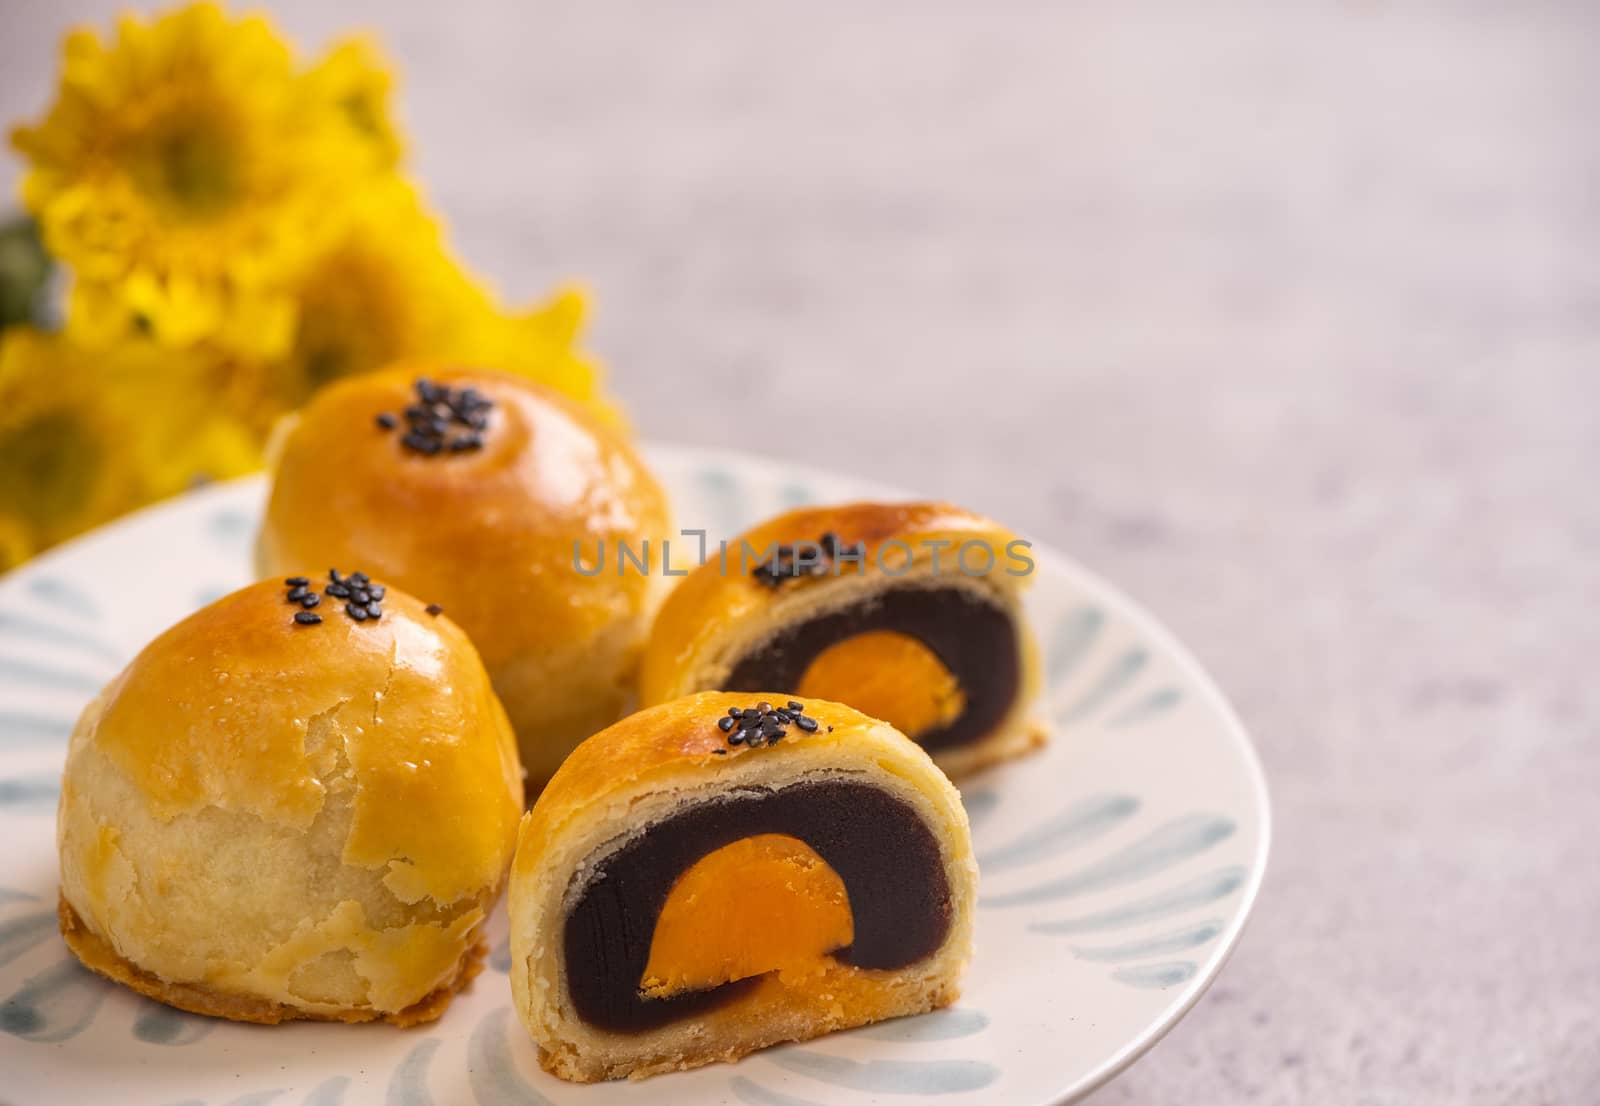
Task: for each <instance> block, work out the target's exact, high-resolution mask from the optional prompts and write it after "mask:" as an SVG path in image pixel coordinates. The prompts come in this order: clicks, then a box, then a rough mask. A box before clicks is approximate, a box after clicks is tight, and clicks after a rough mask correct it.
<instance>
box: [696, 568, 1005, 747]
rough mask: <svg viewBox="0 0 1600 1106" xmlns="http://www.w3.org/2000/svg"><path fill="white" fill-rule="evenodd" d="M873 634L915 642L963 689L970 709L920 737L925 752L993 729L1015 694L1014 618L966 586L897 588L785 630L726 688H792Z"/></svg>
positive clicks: (746, 661)
mask: <svg viewBox="0 0 1600 1106" xmlns="http://www.w3.org/2000/svg"><path fill="white" fill-rule="evenodd" d="M873 630H893V631H895V632H896V633H901V634H905V635H907V636H908V637H913V638H916V639H917V640H918V641H920V642H921V643H922V644H923V645H925V646H927V648H928V649H929V650H931V651H932V653H933V655H934V656H936V657H938V658H939V663H941V664H943V665H944V666H945V668H946V669H948V670H949V672H950V674H951V675H952V676H954V677H955V680H956V683H957V684H959V685H960V687H961V691H962V694H963V695H965V696H966V707H965V709H964V710H962V712H961V713H960V714H959V715H957V716H956V717H955V718H953V719H951V720H950V721H949V722H947V723H946V724H945V725H943V726H937V727H935V728H933V729H931V730H926V731H924V732H923V733H920V734H918V735H917V744H919V745H921V746H922V747H923V748H924V749H929V750H937V749H953V748H955V747H957V746H959V745H965V744H967V743H968V742H970V741H975V740H977V739H978V738H980V737H983V736H984V735H985V734H988V733H989V732H991V731H992V730H993V729H994V728H995V727H996V726H998V725H999V724H1000V721H1001V719H1003V718H1005V716H1006V713H1007V712H1008V711H1009V710H1010V709H1011V704H1012V702H1013V701H1014V700H1015V699H1016V697H1017V688H1018V686H1019V684H1020V681H1021V668H1022V664H1021V658H1020V657H1019V656H1018V651H1017V633H1016V629H1015V628H1014V627H1013V626H1012V624H1011V615H1010V614H1008V613H1007V612H1006V611H1005V610H1003V609H1002V608H1000V607H998V606H996V605H995V604H994V603H990V602H987V601H985V600H984V599H982V598H981V597H979V596H977V595H975V594H973V592H972V591H971V590H970V589H968V588H940V587H902V588H894V589H891V590H889V591H885V592H880V593H879V594H877V595H875V596H873V597H871V598H870V599H867V600H864V601H862V602H860V603H857V604H855V605H854V606H850V607H844V608H842V609H840V610H835V611H829V612H828V613H827V614H823V615H818V616H817V617H816V618H812V619H808V620H807V621H804V622H797V623H795V624H794V625H792V626H786V627H784V628H783V629H782V630H779V631H778V632H777V633H776V634H774V635H773V636H772V637H770V638H768V639H767V640H766V641H764V642H762V643H761V645H759V646H758V647H757V648H756V649H755V651H754V652H751V653H748V654H746V655H745V656H743V657H741V658H740V659H739V661H738V663H736V664H735V665H734V666H733V671H732V672H731V673H729V675H728V679H727V680H726V681H725V682H724V684H723V686H722V688H721V689H720V690H723V691H771V690H772V689H773V688H780V689H788V690H793V689H795V688H797V687H799V686H800V680H801V677H803V676H804V675H805V672H806V669H807V668H809V667H811V662H812V661H814V660H816V659H817V656H818V654H820V653H821V652H822V651H823V650H824V649H827V648H828V647H829V646H831V645H836V644H838V643H839V642H841V641H843V640H844V639H845V638H849V637H854V636H855V635H857V634H865V633H869V632H871V631H873Z"/></svg>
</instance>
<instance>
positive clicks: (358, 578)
mask: <svg viewBox="0 0 1600 1106" xmlns="http://www.w3.org/2000/svg"><path fill="white" fill-rule="evenodd" d="M371 580H372V577H370V576H368V575H367V574H366V573H365V572H352V573H351V574H350V582H351V583H352V584H366V583H369V582H371Z"/></svg>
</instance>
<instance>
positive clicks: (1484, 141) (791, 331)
mask: <svg viewBox="0 0 1600 1106" xmlns="http://www.w3.org/2000/svg"><path fill="white" fill-rule="evenodd" d="M115 6H116V5H115V4H113V3H111V2H105V3H100V2H96V3H92V4H86V3H80V2H78V0H71V2H59V3H52V2H49V0H21V2H20V3H19V2H18V0H7V3H6V5H5V7H4V15H3V18H0V116H5V117H14V116H16V115H18V114H19V113H22V112H25V111H30V112H31V111H32V110H33V109H35V108H36V107H37V106H38V105H40V104H41V103H42V101H43V97H44V93H45V88H46V84H47V81H48V79H49V73H50V71H51V67H52V65H53V61H52V59H51V54H52V49H53V40H54V38H55V36H56V34H57V32H58V31H59V30H60V28H61V27H62V26H63V25H64V24H65V23H66V22H68V21H69V20H70V19H71V18H73V17H74V16H75V15H77V14H80V13H81V14H88V13H90V12H91V10H93V11H94V12H95V13H104V12H106V11H109V10H111V9H112V8H114V7H115ZM275 7H276V9H277V10H278V11H279V13H280V16H281V19H282V22H283V23H284V24H285V25H286V26H287V27H288V28H290V29H291V30H292V31H293V32H294V33H295V34H296V35H297V36H298V37H299V38H300V40H301V41H302V42H304V43H307V44H311V43H316V42H319V41H322V40H324V39H325V38H326V37H327V36H328V35H329V34H330V33H331V32H332V31H333V30H334V29H336V28H339V27H343V26H348V25H352V24H370V25H373V26H375V27H377V28H378V29H379V30H380V31H381V33H382V35H383V38H384V40H385V41H386V42H387V44H388V46H389V47H390V49H391V50H392V51H394V52H395V53H396V54H397V55H398V56H399V58H400V59H401V61H402V63H403V65H404V67H405V70H406V86H405V89H404V100H403V104H404V114H405V117H406V119H407V120H408V122H409V123H410V125H411V129H412V131H413V134H414V136H415V148H416V153H417V164H418V168H419V170H420V172H421V174H422V175H423V176H424V177H425V179H426V180H427V181H428V183H429V185H430V186H431V189H432V192H433V195H434V196H435V197H436V199H437V201H438V202H439V203H440V204H441V205H442V206H443V208H444V209H445V210H446V211H447V212H448V213H449V215H450V217H451V220H452V222H453V224H454V227H455V230H456V232H457V237H458V241H459V243H460V245H461V247H462V248H463V250H464V251H465V253H466V254H467V255H468V256H469V257H470V258H471V259H472V261H473V262H475V263H476V264H477V265H478V266H479V267H480V268H482V269H483V270H485V271H487V272H489V273H492V274H493V275H494V276H495V277H496V278H497V279H498V280H499V281H500V282H501V284H502V285H503V286H504V287H506V288H507V289H508V290H511V291H514V292H517V293H519V294H528V295H531V294H532V293H534V292H535V291H537V290H538V289H540V288H543V287H545V286H546V285H548V284H550V283H551V282H552V281H554V280H557V279H559V278H562V277H566V276H569V275H581V276H582V277H583V278H585V279H586V280H587V281H588V282H589V283H590V284H591V285H592V287H593V288H594V290H595V292H596V294H597V296H598V299H599V305H600V317H599V320H598V330H597V334H596V342H597V344H598V345H599V347H600V348H601V349H602V350H603V352H604V353H605V354H606V355H607V356H608V357H609V359H610V361H611V363H612V364H613V365H614V367H615V380H616V387H617V390H618V391H619V392H620V393H621V394H622V396H623V397H624V398H625V399H626V400H627V401H628V402H629V404H630V405H631V407H632V410H633V412H634V414H635V416H636V418H637V420H638V422H639V424H640V426H641V427H642V428H643V430H644V432H645V433H646V434H648V435H650V436H652V437H657V438H663V439H675V440H680V441H688V442H705V443H719V444H727V445H737V446H743V447H746V448H758V449H762V450H764V451H766V452H768V453H770V454H772V455H775V456H779V457H786V458H792V459H794V460H796V461H808V462H816V463H819V464H825V465H830V466H834V467H839V468H846V469H852V470H857V471H861V472H865V473H870V474H872V475H873V476H876V477H879V478H881V479H885V480H890V481H894V482H898V483H899V484H902V485H904V486H906V487H909V488H915V489H919V490H921V491H923V492H926V493H929V494H935V495H945V496H950V497H952V498H954V499H957V500H960V501H962V502H964V503H968V504H971V505H973V506H975V507H979V508H983V509H986V510H988V511H990V512H992V513H994V514H996V515H998V516H1000V517H1002V518H1004V519H1006V520H1008V521H1010V522H1012V523H1013V524H1014V525H1015V526H1017V527H1018V528H1019V529H1022V530H1023V531H1024V532H1027V533H1029V534H1031V535H1033V536H1035V537H1037V538H1039V539H1042V540H1047V541H1050V542H1053V543H1057V544H1059V545H1061V546H1063V547H1065V548H1067V549H1069V550H1071V551H1072V552H1074V553H1075V554H1077V555H1078V556H1079V557H1080V558H1081V559H1082V560H1084V561H1085V562H1087V563H1088V564H1090V565H1091V566H1093V567H1095V568H1097V569H1099V570H1101V571H1102V572H1104V573H1105V574H1107V575H1109V576H1111V577H1112V578H1114V579H1115V580H1117V581H1119V582H1120V583H1121V584H1122V585H1124V586H1125V587H1126V588H1127V589H1128V590H1129V591H1131V592H1132V593H1133V594H1134V595H1136V596H1138V597H1140V598H1141V599H1143V600H1144V601H1145V602H1147V603H1148V604H1149V605H1150V606H1151V607H1152V608H1154V609H1155V610H1156V611H1157V612H1158V613H1159V614H1160V615H1161V616H1162V617H1163V618H1165V619H1166V620H1167V621H1168V622H1169V623H1170V624H1171V626H1172V627H1173V628H1174V629H1175V630H1176V631H1177V632H1178V633H1179V634H1180V635H1181V636H1182V637H1183V639H1184V640H1186V641H1187V642H1189V643H1190V644H1191V645H1192V646H1193V647H1194V649H1195V650H1196V651H1197V652H1198V653H1199V655H1200V656H1201V658H1202V659H1203V660H1204V661H1205V662H1206V664H1207V665H1209V667H1210V668H1211V670H1212V671H1213V672H1214V673H1215V674H1216V676H1217V678H1218V679H1219V680H1220V682H1221V683H1222V685H1223V686H1224V688H1226V689H1227V691H1228V692H1229V693H1230V694H1231V695H1232V697H1233V699H1234V701H1235V702H1236V703H1237V704H1238V706H1239V709H1240V711H1241V712H1242V714H1243V715H1244V718H1245V719H1246V721H1247V722H1248V724H1249V725H1250V726H1251V727H1252V729H1253V731H1254V733H1255V735H1256V738H1257V740H1258V742H1259V744H1260V747H1261V751H1262V754H1263V756H1264V758H1265V761H1266V765H1267V769H1268V772H1269V775H1270V778H1271V782H1272V787H1273V793H1274V797H1275V801H1276V813H1277V840H1276V848H1275V852H1274V857H1273V867H1272V871H1271V873H1270V875H1269V878H1268V882H1267V888H1266V891H1265V894H1264V896H1263V898H1262V900H1261V904H1260V908H1259V912H1258V914H1257V917H1256V921H1255V922H1254V924H1253V926H1252V928H1251V930H1250V932H1249V933H1248V934H1247V935H1246V937H1245V940H1244V942H1243V944H1242V946H1241V947H1240V949H1239V951H1238V953H1237V955H1236V957H1235V959H1234V961H1233V963H1232V964H1231V965H1230V966H1229V968H1228V969H1227V971H1226V972H1225V973H1224V975H1223V977H1222V979H1221V980H1220V982H1219V983H1218V985H1217V986H1216V987H1215V988H1214V989H1213V990H1212V992H1211V993H1210V994H1209V996H1208V997H1206V998H1205V999H1204V1000H1203V1001H1202V1002H1201V1003H1200V1005H1199V1006H1198V1007H1197V1008H1196V1010H1195V1011H1194V1013H1193V1014H1192V1016H1190V1017H1189V1018H1188V1019H1187V1020H1185V1021H1184V1022H1183V1023H1182V1024H1181V1025H1180V1026H1179V1027H1178V1028H1177V1029H1176V1030H1175V1031H1174V1032H1173V1033H1172V1035H1171V1036H1170V1037H1168V1038H1167V1040H1166V1041H1164V1042H1163V1043H1162V1044H1161V1045H1159V1046H1158V1047H1157V1048H1156V1049H1155V1050H1154V1051H1153V1052H1152V1053H1151V1054H1150V1055H1149V1056H1148V1057H1146V1058H1145V1059H1144V1060H1143V1061H1141V1062H1140V1063H1139V1064H1137V1065H1136V1066H1135V1067H1134V1068H1133V1069H1132V1070H1130V1071H1129V1072H1128V1073H1127V1074H1126V1075H1124V1076H1123V1077H1121V1078H1119V1079H1118V1080H1116V1081H1115V1082H1114V1083H1112V1084H1111V1085H1109V1086H1108V1087H1107V1088H1106V1089H1105V1090H1103V1091H1101V1092H1100V1093H1099V1094H1098V1095H1097V1096H1096V1097H1095V1099H1094V1101H1095V1103H1096V1106H1117V1104H1123V1103H1168V1102H1185V1103H1278V1102H1307V1103H1334V1102H1360V1103H1375V1104H1388V1103H1394V1104H1407V1106H1410V1104H1416V1103H1435V1102H1436V1103H1484V1104H1489V1103H1494V1104H1502V1103H1515V1104H1540V1103H1573V1104H1580V1106H1587V1104H1589V1103H1594V1102H1597V1101H1600V1015H1597V1012H1596V1006H1597V1003H1600V939H1597V938H1600V853H1597V847H1596V843H1595V842H1596V838H1597V837H1600V812H1597V795H1600V678H1597V674H1596V669H1597V667H1600V490H1597V483H1600V249H1597V248H1596V246H1597V243H1600V128H1597V127H1596V124H1595V107H1596V103H1597V101H1600V76H1597V69H1596V63H1597V60H1600V58H1597V53H1596V50H1597V42H1600V37H1597V34H1600V8H1596V7H1595V6H1594V5H1592V4H1586V3H1583V2H1581V0H1580V2H1574V3H1570V4H1554V5H1552V4H1545V3H1539V2H1537V0H1520V2H1519V0H1507V2H1504V3H1488V2H1473V0H1462V2H1459V3H1450V4H1423V3H1406V4H1400V3H1380V2H1378V0H1364V2H1357V0H1351V2H1347V3H1342V4H1335V3H1325V2H1316V0H1313V2H1311V3H1306V4H1295V5H1289V4H1276V3H1269V2H1266V0H1263V2H1261V3H1232V2H1218V3H1210V4H1194V3H1188V2H1184V0H1170V2H1166V3H1136V4H1122V3H1112V2H1110V0H1101V2H1089V3H1081V4H1074V5H1043V4H1039V5H1017V6H1014V7H1007V8H1003V9H1002V8H999V7H984V6H979V5H960V4H946V3H938V4H905V5H903V6H901V5H894V6H868V5H855V4H848V5H844V4H841V5H837V6H835V5H831V4H823V5H817V4H808V5H805V6H803V7H788V8H784V9H779V8H777V7H775V6H766V5H752V4H744V3H734V2H722V3H715V4H708V5H688V6H680V5H645V4H640V5H639V6H637V7H628V8H619V7H612V6H609V5H608V6H596V5H580V4H576V3H573V4H566V5H545V4H520V3H511V2H507V3H504V4H500V5H487V4H477V3H465V2H458V3H450V4H436V3H424V2H422V0H402V2H390V3H383V2H378V0H371V2H366V3H361V4H353V5H342V6H334V5H323V4H320V3H316V2H314V0H305V2H295V3H285V4H282V5H275ZM869 7H870V10H869ZM13 178H14V167H13V166H11V165H7V166H6V167H5V168H4V169H0V186H5V187H9V186H10V184H11V181H12V179H13ZM778 411H782V412H785V413H786V414H787V417H786V418H785V419H784V420H783V421H782V423H781V424H780V425H779V426H778V427H776V428H773V429H764V428H762V421H763V420H762V416H763V415H764V414H770V413H773V412H778ZM741 416H745V417H746V418H747V419H748V421H747V422H744V423H741V422H740V417H741Z"/></svg>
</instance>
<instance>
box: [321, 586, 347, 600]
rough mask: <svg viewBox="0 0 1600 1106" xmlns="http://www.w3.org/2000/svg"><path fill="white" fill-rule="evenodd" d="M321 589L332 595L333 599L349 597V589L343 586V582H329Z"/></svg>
mask: <svg viewBox="0 0 1600 1106" xmlns="http://www.w3.org/2000/svg"><path fill="white" fill-rule="evenodd" d="M322 590H323V591H325V592H327V593H328V594H329V595H331V596H333V597H334V598H335V599H349V598H350V589H349V588H347V587H345V586H344V585H343V584H329V585H328V586H327V587H325V588H323V589H322Z"/></svg>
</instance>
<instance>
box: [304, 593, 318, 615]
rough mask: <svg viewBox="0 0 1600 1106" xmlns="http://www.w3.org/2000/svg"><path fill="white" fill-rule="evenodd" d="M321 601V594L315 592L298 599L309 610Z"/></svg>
mask: <svg viewBox="0 0 1600 1106" xmlns="http://www.w3.org/2000/svg"><path fill="white" fill-rule="evenodd" d="M321 602H322V596H320V595H318V594H317V593H316V592H310V593H308V594H307V595H306V597H305V598H304V599H301V600H300V605H301V606H302V607H304V608H305V609H306V610H308V611H309V610H310V609H311V608H312V607H315V606H316V605H317V604H318V603H321Z"/></svg>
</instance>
